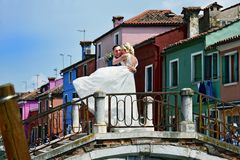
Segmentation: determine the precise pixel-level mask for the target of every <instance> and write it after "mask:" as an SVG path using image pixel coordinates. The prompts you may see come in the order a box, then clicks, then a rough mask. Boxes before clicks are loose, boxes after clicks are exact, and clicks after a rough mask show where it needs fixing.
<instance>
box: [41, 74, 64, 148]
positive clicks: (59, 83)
mask: <svg viewBox="0 0 240 160" xmlns="http://www.w3.org/2000/svg"><path fill="white" fill-rule="evenodd" d="M48 80H49V83H47V84H45V85H43V86H41V87H40V89H39V95H38V97H37V99H38V102H39V114H40V113H43V112H46V111H49V110H51V109H53V108H54V107H57V106H59V105H62V104H63V100H62V93H63V79H62V78H61V79H57V80H55V78H53V77H50V78H48ZM62 122H63V111H62V110H61V111H58V112H53V113H52V114H49V115H47V116H44V117H42V118H39V119H38V129H37V139H38V143H39V144H41V143H45V142H47V141H48V138H49V139H55V138H56V137H57V136H60V135H63V133H62V131H63V124H62Z"/></svg>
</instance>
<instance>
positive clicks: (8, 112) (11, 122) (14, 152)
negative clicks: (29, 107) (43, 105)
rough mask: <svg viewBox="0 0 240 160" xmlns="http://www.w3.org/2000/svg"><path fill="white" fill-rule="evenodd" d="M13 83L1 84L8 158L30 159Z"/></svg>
mask: <svg viewBox="0 0 240 160" xmlns="http://www.w3.org/2000/svg"><path fill="white" fill-rule="evenodd" d="M15 97H16V96H15V91H14V87H13V85H12V84H5V85H2V86H0V129H1V133H2V138H3V142H4V146H5V149H6V153H7V158H8V159H15V160H29V159H30V155H29V152H28V146H27V141H26V137H25V135H24V130H23V125H22V121H21V119H20V112H19V109H18V105H17V101H16V99H15Z"/></svg>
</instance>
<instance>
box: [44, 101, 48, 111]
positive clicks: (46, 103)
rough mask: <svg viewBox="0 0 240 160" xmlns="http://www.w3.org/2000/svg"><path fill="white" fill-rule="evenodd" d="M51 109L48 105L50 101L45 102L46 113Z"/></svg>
mask: <svg viewBox="0 0 240 160" xmlns="http://www.w3.org/2000/svg"><path fill="white" fill-rule="evenodd" d="M48 108H49V103H48V99H46V100H45V111H47V110H48Z"/></svg>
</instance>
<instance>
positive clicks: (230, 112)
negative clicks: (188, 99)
mask: <svg viewBox="0 0 240 160" xmlns="http://www.w3.org/2000/svg"><path fill="white" fill-rule="evenodd" d="M193 99H194V101H195V105H194V106H193V108H194V123H195V126H196V131H197V132H199V133H202V134H206V135H207V136H209V137H214V138H217V139H219V140H221V141H225V142H227V143H232V144H234V145H239V146H240V107H239V106H238V105H237V104H234V103H228V102H224V101H222V100H220V99H217V98H214V97H211V96H208V95H204V94H201V93H198V92H195V94H194V96H193Z"/></svg>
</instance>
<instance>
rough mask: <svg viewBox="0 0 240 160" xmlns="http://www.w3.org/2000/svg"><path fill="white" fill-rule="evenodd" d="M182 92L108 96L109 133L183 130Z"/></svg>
mask: <svg viewBox="0 0 240 160" xmlns="http://www.w3.org/2000/svg"><path fill="white" fill-rule="evenodd" d="M178 99H179V92H148V93H146V92H138V93H127V94H126V93H124V94H120V93H119V94H107V101H108V116H107V117H108V131H120V132H121V131H132V130H137V129H139V128H140V129H144V128H145V129H146V130H155V131H167V130H168V131H178V130H179V127H178V126H179V120H180V117H179V115H180V114H179V113H180V112H179V106H178Z"/></svg>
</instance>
